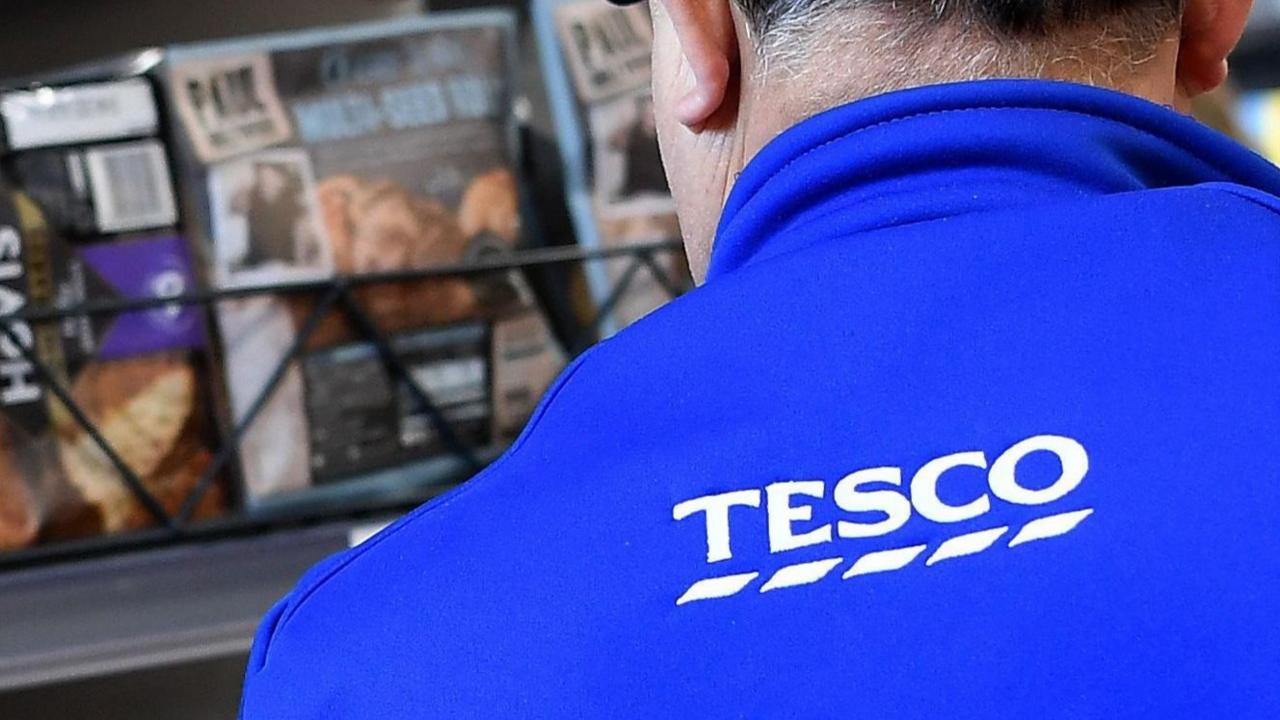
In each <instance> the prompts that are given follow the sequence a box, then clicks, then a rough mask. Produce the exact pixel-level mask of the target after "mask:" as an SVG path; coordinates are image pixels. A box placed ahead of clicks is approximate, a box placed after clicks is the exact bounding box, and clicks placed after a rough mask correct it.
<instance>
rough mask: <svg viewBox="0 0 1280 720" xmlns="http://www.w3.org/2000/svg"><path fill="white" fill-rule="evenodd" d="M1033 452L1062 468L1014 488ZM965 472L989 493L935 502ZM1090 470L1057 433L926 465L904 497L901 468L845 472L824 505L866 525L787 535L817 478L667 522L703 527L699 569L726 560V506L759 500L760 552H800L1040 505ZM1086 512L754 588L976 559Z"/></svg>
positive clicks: (726, 589) (810, 569)
mask: <svg viewBox="0 0 1280 720" xmlns="http://www.w3.org/2000/svg"><path fill="white" fill-rule="evenodd" d="M1035 452H1049V453H1052V454H1054V455H1055V456H1057V459H1058V461H1059V463H1060V465H1061V468H1062V471H1061V473H1060V474H1059V476H1058V478H1057V479H1056V480H1055V481H1053V482H1052V483H1050V484H1049V485H1047V486H1045V487H1043V488H1039V489H1032V488H1028V487H1026V486H1025V485H1022V484H1020V483H1019V482H1018V472H1017V471H1018V463H1019V462H1020V461H1021V460H1022V459H1023V458H1025V457H1026V456H1028V455H1030V454H1031V453H1035ZM960 467H974V468H979V469H982V470H986V471H987V486H988V489H989V492H984V493H982V495H980V496H979V497H977V498H975V499H973V500H971V501H969V502H968V503H965V504H963V505H954V504H947V503H945V502H943V500H942V499H941V498H940V497H939V495H938V485H939V483H940V482H941V481H942V480H943V479H944V475H946V474H947V473H948V472H949V471H951V470H953V469H955V468H960ZM1088 471H1089V455H1088V453H1087V452H1086V451H1085V449H1084V446H1083V445H1081V444H1080V443H1079V442H1078V441H1076V440H1073V439H1071V438H1068V437H1063V436H1060V435H1036V436H1034V437H1030V438H1027V439H1026V440H1023V441H1021V442H1019V443H1016V444H1015V445H1013V446H1012V447H1010V448H1009V449H1008V450H1005V451H1004V452H1003V453H1001V454H1000V455H999V456H998V457H997V458H996V459H995V461H993V462H992V463H991V464H990V466H988V464H987V457H986V454H985V453H983V452H981V451H972V452H961V453H954V454H951V455H946V456H943V457H940V458H936V459H934V460H930V461H929V462H927V463H925V464H924V466H922V467H921V468H920V469H919V470H917V471H916V473H915V474H914V475H913V476H912V477H911V481H910V483H909V484H908V485H907V488H906V489H907V493H904V492H903V491H902V490H900V489H895V488H902V487H903V472H902V468H898V467H875V468H867V469H864V470H858V471H856V472H852V473H850V474H848V475H846V476H844V477H843V478H841V479H840V480H839V481H838V482H837V483H836V484H835V487H834V488H833V489H832V492H831V500H832V502H834V503H835V505H836V507H837V508H839V509H840V510H841V511H843V512H845V513H869V512H870V513H876V514H878V515H881V516H883V519H881V520H877V521H875V522H854V521H852V520H840V521H837V522H835V523H828V524H825V525H822V526H820V527H817V528H814V529H811V530H808V531H805V532H801V533H799V534H797V533H796V532H795V524H796V523H802V522H806V521H811V520H812V519H813V506H812V505H806V504H803V503H798V502H796V498H798V497H810V498H818V499H821V498H824V497H826V490H827V487H826V482H825V481H823V480H799V481H786V482H777V483H773V484H771V485H767V486H765V487H764V489H763V490H761V489H757V488H752V489H748V490H736V491H733V492H727V493H720V494H717V495H704V496H702V497H697V498H693V499H691V500H686V501H684V502H681V503H678V504H677V505H676V506H675V507H674V508H672V511H671V516H672V518H674V519H675V520H677V521H679V520H685V519H687V518H690V517H693V516H695V515H700V516H702V518H703V520H704V522H705V524H706V539H707V562H708V563H712V564H714V563H718V562H722V561H725V560H729V559H731V558H732V557H733V551H732V548H731V543H730V533H729V516H730V510H731V509H732V508H735V507H751V508H759V507H760V505H761V502H762V501H763V502H764V505H765V510H766V515H767V521H768V536H769V550H770V552H771V553H783V552H787V551H790V550H797V549H800V548H805V547H810V546H815V545H823V544H827V543H831V542H833V541H834V536H838V537H840V538H843V539H854V538H862V539H865V538H880V537H885V536H888V535H892V534H893V533H894V532H897V531H898V530H900V529H902V528H903V527H904V526H906V524H907V522H908V521H909V520H911V518H912V516H913V514H918V515H920V516H921V517H922V518H924V519H926V520H929V521H931V522H935V523H942V524H949V523H959V522H964V521H968V520H973V519H976V518H979V517H982V516H983V515H985V514H987V513H988V512H990V510H991V496H993V495H994V496H995V497H996V498H997V499H999V500H1003V501H1004V502H1007V503H1011V504H1014V505H1023V506H1047V505H1050V504H1053V503H1056V502H1057V501H1059V500H1062V499H1063V498H1065V497H1066V496H1067V495H1069V494H1070V493H1071V492H1072V491H1074V490H1075V489H1076V488H1078V487H1079V486H1080V483H1081V482H1082V481H1083V480H1084V477H1085V475H1086V474H1087V473H1088ZM1091 514H1093V508H1077V509H1073V510H1070V511H1065V512H1054V513H1052V514H1047V515H1043V516H1041V517H1038V518H1036V519H1034V520H1031V521H1029V522H1026V523H1024V524H1022V525H1021V526H1020V527H1018V528H1017V529H1016V530H1014V529H1013V528H1012V527H1011V526H1009V525H999V526H996V527H991V528H987V529H984V530H978V531H975V532H967V533H964V534H961V535H955V536H953V537H950V538H947V539H946V540H943V541H941V542H939V543H936V544H934V545H932V546H931V545H927V544H925V545H921V544H913V545H905V546H903V547H894V548H889V549H885V550H877V551H875V552H870V553H866V554H863V555H860V556H858V557H855V558H850V557H845V556H843V555H841V556H835V557H829V558H825V559H822V560H813V561H807V562H802V563H796V564H792V565H787V566H785V567H782V568H780V569H778V570H776V571H774V572H773V573H772V575H770V576H769V578H768V579H767V580H765V581H764V582H763V584H761V585H760V592H762V593H765V592H771V591H774V590H781V589H783V588H793V587H799V586H802V585H810V584H813V583H816V582H819V581H821V580H823V579H825V578H827V577H828V576H829V575H831V574H832V573H833V572H834V571H835V570H836V569H837V568H840V567H844V568H845V570H844V572H843V573H841V574H840V577H841V579H843V580H849V579H851V578H855V577H858V576H861V575H870V574H874V573H883V572H892V571H895V570H902V569H903V568H906V567H908V566H910V565H911V564H912V563H914V562H916V560H917V559H918V558H920V557H922V556H924V557H926V559H925V560H924V564H925V566H926V567H931V566H933V565H936V564H938V563H940V562H945V561H947V560H953V559H955V558H961V557H966V556H969V555H976V554H978V553H981V552H985V551H987V550H990V549H992V548H993V547H995V546H996V544H997V543H999V542H1000V541H1002V540H1003V539H1004V538H1006V537H1008V538H1009V540H1008V541H1007V543H1006V546H1007V547H1009V548H1013V547H1017V546H1019V545H1025V544H1026V543H1031V542H1036V541H1039V540H1046V539H1049V538H1054V537H1059V536H1061V535H1066V534H1067V533H1069V532H1071V531H1072V530H1074V529H1075V528H1076V527H1077V526H1078V525H1080V523H1082V522H1084V520H1085V519H1086V518H1088V517H1089V516H1090V515H1091ZM760 577H761V573H760V572H745V573H736V574H732V575H720V576H716V577H709V578H705V579H701V580H698V581H696V582H694V583H693V584H692V585H690V586H689V588H688V589H687V590H685V592H684V593H683V594H682V595H681V596H680V597H679V598H678V599H677V600H676V605H685V604H687V603H691V602H697V601H700V600H713V599H717V598H726V597H731V596H733V595H737V594H738V593H741V592H743V591H744V590H746V589H747V588H748V587H750V586H751V585H752V584H753V583H755V582H756V581H757V580H758V579H759V578H760Z"/></svg>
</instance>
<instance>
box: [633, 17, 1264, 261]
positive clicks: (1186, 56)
mask: <svg viewBox="0 0 1280 720" xmlns="http://www.w3.org/2000/svg"><path fill="white" fill-rule="evenodd" d="M622 1H625V0H622ZM1250 5H1251V0H650V8H651V9H652V11H653V18H654V51H653V81H654V103H655V110H656V115H657V122H658V131H659V132H658V135H659V139H660V142H661V145H662V149H663V156H664V158H665V160H666V165H667V175H668V178H669V180H670V183H671V188H672V192H673V193H674V194H675V196H676V203H677V207H678V210H679V215H680V221H681V225H682V229H683V232H684V234H685V241H686V245H687V246H688V250H689V260H690V264H691V266H692V267H693V269H694V273H695V276H697V277H699V278H701V277H702V275H703V273H704V272H705V269H706V265H707V261H708V259H709V257H710V250H711V241H712V239H713V236H714V233H715V227H716V223H717V221H718V219H719V215H720V210H721V208H722V206H723V203H724V200H725V197H726V196H727V194H728V192H729V189H730V188H731V187H732V184H733V181H734V179H735V178H736V176H737V174H738V172H739V171H741V169H742V168H743V166H744V165H745V164H746V163H747V161H749V160H750V159H751V157H752V156H753V155H754V154H755V153H756V151H758V150H759V149H760V148H761V147H762V146H763V145H764V144H765V143H767V142H768V141H769V140H771V139H772V138H773V137H774V136H775V135H777V134H778V133H779V132H781V131H782V130H785V129H786V128H787V127H789V126H791V125H793V124H794V123H796V122H798V121H799V120H801V119H803V118H805V117H808V116H810V115H813V114H815V113H817V112H819V111H821V110H824V109H826V108H829V107H833V106H835V105H838V104H841V103H843V102H848V101H850V100H854V99H857V98H860V97H865V96H868V95H872V94H876V93H880V92H885V91H889V90H895V89H902V88H908V87H914V86H918V85H927V84H931V83H939V82H951V81H960V80H972V79H979V78H996V77H1034V78H1050V79H1059V80H1072V81H1076V82H1084V83H1089V84H1093V85H1101V86H1105V87H1111V88H1115V89H1117V90H1121V91H1124V92H1128V93H1131V94H1134V95H1139V96H1142V97H1146V98H1148V99H1150V100H1153V101H1155V102H1158V103H1161V104H1165V105H1171V106H1176V107H1180V108H1185V106H1186V103H1187V102H1188V101H1189V100H1190V98H1192V97H1194V96H1195V95H1198V94H1200V93H1202V92H1205V91H1208V90H1210V89H1212V88H1214V87H1217V86H1218V85H1220V84H1221V83H1222V82H1223V81H1224V80H1225V79H1226V73H1227V67H1226V58H1227V55H1228V54H1229V53H1230V52H1231V50H1232V48H1234V46H1235V44H1236V42H1237V41H1238V40H1239V38H1240V35H1241V33H1242V32H1243V29H1244V25H1245V21H1246V19H1247V17H1248V14H1249V9H1250Z"/></svg>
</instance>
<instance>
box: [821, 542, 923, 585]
mask: <svg viewBox="0 0 1280 720" xmlns="http://www.w3.org/2000/svg"><path fill="white" fill-rule="evenodd" d="M927 547H929V546H928V545H913V546H911V547H904V548H894V549H893V550H880V551H879V552H873V553H867V554H866V555H863V556H862V557H860V558H858V560H857V562H855V563H854V564H853V567H851V568H849V570H848V571H847V572H845V574H844V575H843V576H842V577H841V579H842V580H848V579H849V578H851V577H856V576H858V575H870V574H872V573H878V572H888V571H890V570H901V569H902V568H904V567H906V566H908V565H910V564H911V562H912V561H913V560H915V559H916V558H917V557H920V553H922V552H924V551H925V548H927Z"/></svg>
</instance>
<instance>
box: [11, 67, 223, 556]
mask: <svg viewBox="0 0 1280 720" xmlns="http://www.w3.org/2000/svg"><path fill="white" fill-rule="evenodd" d="M157 59H158V53H156V52H155V51H147V52H142V53H136V54H131V55H129V56H127V57H122V58H118V59H114V60H110V61H106V62H104V63H99V64H94V65H87V66H83V67H81V68H76V69H74V70H70V71H65V72H61V73H57V74H55V75H52V76H50V77H49V78H48V79H46V80H39V79H36V80H30V79H28V80H24V81H19V82H13V83H9V89H8V90H4V91H2V92H0V120H2V121H3V126H4V148H3V156H2V158H0V169H2V170H3V173H2V175H3V184H2V187H0V203H3V212H0V216H3V218H4V222H3V223H0V234H3V235H4V238H5V243H6V253H7V261H8V263H9V267H10V268H11V271H10V272H11V273H12V274H13V277H12V278H11V280H10V281H9V283H8V284H7V285H6V290H5V295H6V302H5V303H4V307H3V308H2V309H0V312H2V314H4V315H11V314H13V313H14V312H18V311H21V310H23V309H37V310H53V309H57V310H64V311H67V312H68V314H67V315H64V316H62V317H59V318H54V319H51V320H47V321H41V322H27V323H13V324H10V325H9V329H10V331H11V332H12V333H13V335H12V336H9V335H6V336H4V339H3V340H0V346H3V347H2V348H0V350H4V351H7V352H5V353H4V354H5V355H6V360H5V362H7V363H10V366H9V367H10V371H9V372H8V374H7V377H10V378H11V379H12V382H14V383H18V384H11V386H10V387H11V388H12V389H11V392H10V393H9V396H10V399H11V400H14V402H10V403H4V408H3V418H0V425H3V427H0V455H3V458H2V459H0V473H3V477H0V495H4V496H5V497H6V501H7V502H9V503H13V505H11V506H10V507H9V508H7V509H6V512H0V516H3V517H2V518H0V524H3V525H6V526H8V529H7V530H6V529H0V546H3V545H6V544H7V545H8V546H10V547H12V546H14V545H20V544H29V543H30V542H33V541H36V540H38V539H41V538H43V539H56V538H62V537H80V536H87V535H95V534H100V533H111V532H118V531H123V530H131V529H140V528H143V527H147V526H150V525H154V524H156V523H157V522H158V519H157V518H156V517H155V515H154V513H153V512H151V510H149V509H148V507H147V503H146V502H145V501H144V500H143V499H142V498H140V497H139V496H138V494H137V492H136V490H135V489H134V488H131V487H130V486H129V484H128V483H127V481H126V479H125V477H124V476H123V474H122V473H121V472H120V471H119V470H118V469H117V467H116V465H115V464H114V462H113V461H112V460H111V459H110V458H109V457H108V455H107V454H106V453H105V452H104V451H103V450H102V449H101V448H100V447H99V445H98V444H97V442H96V441H95V440H94V438H93V437H92V436H91V433H90V432H89V430H88V429H87V428H86V427H85V426H84V424H83V423H82V422H81V420H80V419H78V418H77V417H76V413H74V412H72V410H71V409H70V408H68V407H67V406H66V405H64V404H63V403H62V402H61V401H60V400H59V399H58V396H57V393H56V392H54V391H53V388H52V386H51V384H50V383H51V382H52V383H57V385H58V386H59V387H61V388H63V389H65V391H66V392H67V394H68V395H69V396H70V398H71V399H72V400H73V401H74V404H75V406H76V407H77V409H78V410H79V413H80V414H82V416H83V418H84V419H86V420H87V421H88V422H89V423H90V424H91V425H92V426H93V428H94V429H95V430H96V431H97V433H99V434H100V436H101V437H102V438H103V439H104V440H105V441H106V442H107V443H108V444H109V445H110V446H111V448H112V449H113V450H114V452H115V454H116V455H117V456H118V459H119V460H120V461H121V462H123V463H124V464H125V465H127V466H128V467H129V469H130V470H131V471H132V472H133V473H134V475H136V477H137V478H138V480H139V481H140V483H141V486H142V488H143V489H144V490H145V492H146V493H147V494H148V495H150V496H151V498H152V499H153V501H154V502H153V503H152V504H153V506H159V507H161V508H163V510H164V511H165V512H167V513H170V514H176V513H178V512H179V511H180V509H181V508H183V507H184V506H185V505H186V504H187V502H188V500H189V498H191V497H192V493H193V491H194V490H195V489H196V487H197V484H198V483H199V480H200V479H201V478H202V477H203V476H204V475H205V474H206V471H207V470H208V469H209V467H210V464H211V462H212V453H211V449H212V447H213V445H214V443H215V442H216V439H215V438H214V437H213V435H212V428H213V425H214V423H213V422H212V418H211V416H210V412H211V408H212V404H213V403H212V398H211V396H210V395H209V393H207V392H206V390H205V388H207V386H208V383H207V382H205V381H204V380H205V379H206V378H207V375H208V355H207V352H206V351H207V347H208V343H207V337H206V332H205V330H206V329H205V324H204V322H203V315H202V313H201V311H200V310H199V309H198V308H195V307H188V306H182V305H177V304H173V305H159V306H154V307H148V308H143V309H139V310H134V311H129V312H122V313H106V314H104V313H75V312H74V311H75V310H76V309H77V308H81V307H83V306H85V305H90V304H95V303H103V302H112V301H130V300H149V299H155V298H160V299H163V298H168V297H174V296H178V295H182V294H184V293H187V292H189V291H191V290H193V289H194V288H195V287H196V285H197V282H196V278H195V274H194V268H193V263H192V260H191V257H190V253H189V249H188V246H187V239H186V237H185V236H184V234H183V233H182V231H181V226H180V223H179V220H178V214H177V204H176V199H175V193H174V189H173V184H172V179H171V175H170V158H169V152H168V149H167V146H166V141H165V136H164V133H163V123H162V120H161V114H160V109H159V104H158V101H157V95H156V90H155V86H154V84H153V81H152V79H151V78H150V77H149V76H148V74H147V73H148V72H149V71H150V70H152V69H153V68H154V66H155V62H156V60H157ZM15 339H16V340H17V341H21V342H16V343H15ZM20 346H21V347H20ZM23 348H25V349H26V350H27V351H28V352H29V353H30V355H28V354H26V353H24V352H22V349H23ZM33 358H34V359H35V360H37V361H38V362H39V363H40V364H41V365H42V366H43V369H44V372H45V373H47V375H45V374H42V373H41V372H39V371H38V370H37V368H36V364H35V363H34V362H32V359H33ZM15 368H22V371H21V372H19V371H18V370H17V369H15ZM18 400H21V401H22V402H18ZM210 479H217V478H216V477H214V476H211V477H210ZM200 497H201V498H202V500H201V501H200V502H199V503H197V505H196V510H197V512H196V514H197V515H209V514H213V513H216V512H218V511H219V510H220V509H221V506H222V504H223V503H224V501H225V499H226V494H225V492H224V489H223V487H222V486H221V485H220V484H217V483H214V484H212V485H210V486H209V487H208V488H207V489H206V490H204V491H203V495H201V496H200ZM19 502H25V503H26V504H27V506H28V507H29V508H30V511H29V512H27V513H25V516H26V518H27V519H26V521H25V524H23V522H21V521H19V520H18V518H20V517H22V516H23V515H24V513H19V512H15V511H13V510H14V508H17V507H19V505H18V504H17V503H19ZM14 527H24V528H25V529H24V530H23V531H22V532H15V531H14V530H13V528H14ZM6 538H7V540H6Z"/></svg>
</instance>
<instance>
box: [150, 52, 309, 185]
mask: <svg viewBox="0 0 1280 720" xmlns="http://www.w3.org/2000/svg"><path fill="white" fill-rule="evenodd" d="M172 83H173V93H174V102H175V103H176V106H177V110H178V116H179V117H180V118H181V119H182V124H183V125H184V126H185V128H186V130H187V136H188V137H189V138H190V139H191V142H192V145H193V147H194V149H195V152H196V155H198V156H199V157H200V159H201V160H203V161H204V162H217V161H219V160H225V159H227V158H230V157H234V156H236V155H241V154H243V153H247V152H252V151H254V150H260V149H263V148H266V147H270V146H272V145H275V144H277V143H280V142H283V141H285V140H288V139H289V137H290V136H291V134H292V129H291V127H290V125H289V119H288V117H286V116H285V113H284V107H283V106H281V104H280V98H279V96H278V95H277V94H276V88H275V78H274V77H273V75H272V71H271V60H270V58H269V57H268V56H267V55H265V54H254V55H244V56H237V57H226V58H217V59H211V60H203V61H187V62H183V63H178V64H176V65H175V66H174V67H173V70H172Z"/></svg>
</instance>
